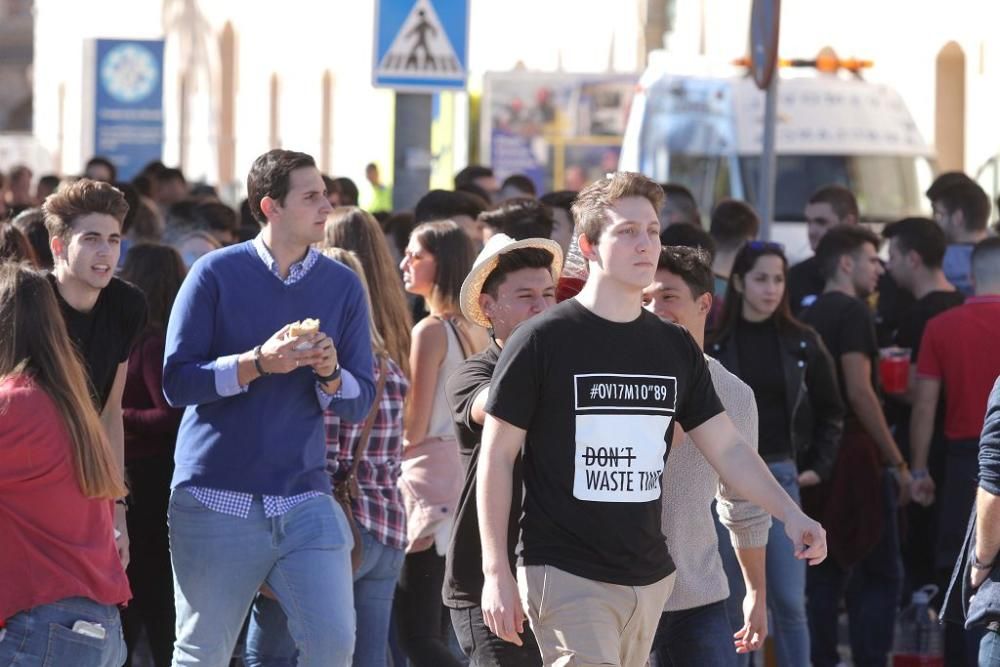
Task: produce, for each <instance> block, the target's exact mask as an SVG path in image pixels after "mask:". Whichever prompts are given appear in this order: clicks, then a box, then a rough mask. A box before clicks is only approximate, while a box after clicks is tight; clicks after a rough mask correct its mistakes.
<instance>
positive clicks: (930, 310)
mask: <svg viewBox="0 0 1000 667" xmlns="http://www.w3.org/2000/svg"><path fill="white" fill-rule="evenodd" d="M964 301H965V295H964V294H962V293H961V292H959V291H958V290H954V291H951V292H930V293H928V294H926V295H924V296H923V297H922V298H920V299H917V300H915V301H914V302H913V304H912V305H911V306H910V307H909V308H908V309H907V311H906V312H905V313H903V315H902V317H901V318H900V321H899V327H898V328H897V329H896V332H895V336H894V338H893V340H892V343H893V344H894V345H898V346H899V347H908V348H910V362H911V363H914V364H915V363H917V356H918V355H919V354H920V340H921V338H923V336H924V329H925V328H926V327H927V323H928V322H929V321H930V320H931V319H932V318H934V317H936V316H938V315H940V314H941V313H943V312H944V311H946V310H948V309H950V308H954V307H955V306H961V305H962V303H963V302H964ZM944 399H945V397H944V395H943V394H942V396H941V397H940V398H939V400H938V407H937V417H936V418H935V419H934V435H933V440H932V442H934V443H935V446H934V447H932V456H933V451H936V450H937V447H936V443H938V442H944V408H945V400H944ZM910 415H911V410H910V404H909V403H905V402H904V401H902V400H900V399H898V398H897V397H895V396H893V395H892V394H888V395H887V396H886V402H885V416H886V419H887V420H888V421H889V424H890V425H892V426H893V435H894V436H895V438H896V442H898V443H899V446H900V447H901V448H902V449H903V453H904V454H905V455H909V451H910V442H909V441H910ZM932 472H933V471H932Z"/></svg>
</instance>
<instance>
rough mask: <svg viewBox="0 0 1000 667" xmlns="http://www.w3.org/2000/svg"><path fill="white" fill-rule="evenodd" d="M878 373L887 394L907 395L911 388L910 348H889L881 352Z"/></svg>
mask: <svg viewBox="0 0 1000 667" xmlns="http://www.w3.org/2000/svg"><path fill="white" fill-rule="evenodd" d="M878 373H879V378H881V380H882V389H884V390H885V392H886V393H887V394H905V393H906V390H907V389H908V388H909V386H910V348H908V347H887V348H885V349H883V350H881V351H880V354H879V362H878Z"/></svg>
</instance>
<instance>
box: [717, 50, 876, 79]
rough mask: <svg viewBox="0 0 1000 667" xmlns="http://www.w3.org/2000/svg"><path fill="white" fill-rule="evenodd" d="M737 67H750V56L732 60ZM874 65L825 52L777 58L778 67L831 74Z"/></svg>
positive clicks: (869, 62)
mask: <svg viewBox="0 0 1000 667" xmlns="http://www.w3.org/2000/svg"><path fill="white" fill-rule="evenodd" d="M733 64H734V65H736V66H737V67H750V64H751V63H750V58H748V57H746V56H744V57H742V58H737V59H736V60H734V61H733ZM874 65H875V63H874V62H872V61H871V60H860V59H858V58H843V59H841V58H837V57H836V56H831V55H827V54H820V55H819V56H817V57H816V58H813V59H811V60H809V59H804V58H791V59H789V58H781V59H780V60H778V67H812V68H815V69H817V70H819V71H820V72H824V73H827V74H833V73H835V72H836V71H837V70H841V69H842V70H847V71H848V72H854V73H857V72H860V71H861V70H863V69H869V68H871V67H873V66H874Z"/></svg>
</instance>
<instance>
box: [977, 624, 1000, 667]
mask: <svg viewBox="0 0 1000 667" xmlns="http://www.w3.org/2000/svg"><path fill="white" fill-rule="evenodd" d="M979 667H1000V634H998V633H997V631H996V630H987V631H986V634H985V635H983V638H982V640H981V641H980V642H979Z"/></svg>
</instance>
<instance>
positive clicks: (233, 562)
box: [168, 488, 355, 667]
mask: <svg viewBox="0 0 1000 667" xmlns="http://www.w3.org/2000/svg"><path fill="white" fill-rule="evenodd" d="M168 520H169V521H168V522H169V526H170V553H171V559H172V561H173V567H174V597H175V600H176V605H177V641H176V643H175V644H174V667H184V666H187V665H199V666H204V665H207V666H208V667H227V666H228V665H229V660H230V657H231V656H232V652H233V647H234V645H235V644H236V640H237V638H238V636H239V634H240V630H241V628H242V627H243V620H244V619H245V618H246V615H247V610H248V609H249V608H250V604H251V603H252V602H253V599H254V596H255V595H256V594H257V591H258V590H259V588H260V586H261V584H264V583H266V584H267V585H268V586H269V587H270V588H271V590H272V591H274V594H275V595H276V596H277V597H278V600H279V601H280V603H281V606H282V608H284V609H285V610H287V611H288V613H289V616H288V630H289V632H290V633H291V635H292V637H293V638H294V641H295V644H296V646H297V647H298V649H299V653H300V657H299V662H298V664H299V666H300V667H305V666H307V665H308V666H309V667H315V666H317V665H322V666H324V667H326V666H328V665H329V666H334V665H337V666H342V665H343V666H346V665H349V664H350V662H351V654H352V653H353V652H354V630H355V625H354V602H353V597H354V594H353V591H352V587H351V547H352V545H353V541H352V539H351V531H350V527H349V526H348V523H347V518H346V517H345V516H344V512H343V510H341V509H340V506H339V505H338V504H337V501H336V500H334V499H333V496H331V495H323V496H317V497H315V498H310V499H309V500H307V501H305V502H303V503H301V504H299V505H298V506H296V507H294V508H293V509H292V510H291V511H289V512H287V513H286V514H284V515H282V516H276V517H272V518H268V517H266V516H264V506H263V503H262V502H261V501H260V500H259V499H255V500H254V503H253V507H252V508H251V510H250V516H248V517H247V518H246V519H241V518H240V517H235V516H230V515H228V514H222V513H220V512H215V511H213V510H210V509H208V508H207V507H205V506H204V505H202V504H201V503H200V502H199V501H198V500H197V499H196V498H195V497H194V496H192V495H191V494H190V493H189V492H187V491H185V490H184V489H182V488H181V489H175V490H174V491H173V493H172V494H171V496H170V507H169V511H168Z"/></svg>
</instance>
